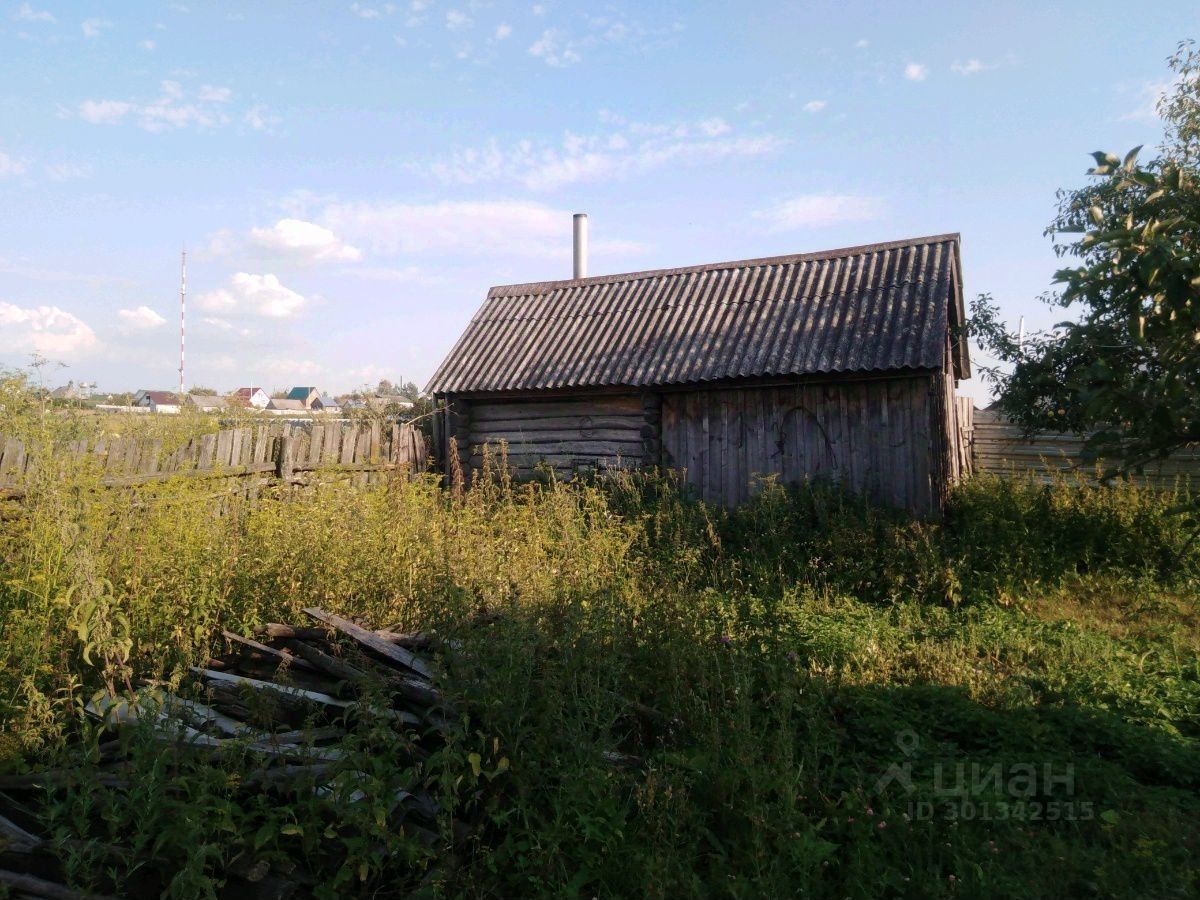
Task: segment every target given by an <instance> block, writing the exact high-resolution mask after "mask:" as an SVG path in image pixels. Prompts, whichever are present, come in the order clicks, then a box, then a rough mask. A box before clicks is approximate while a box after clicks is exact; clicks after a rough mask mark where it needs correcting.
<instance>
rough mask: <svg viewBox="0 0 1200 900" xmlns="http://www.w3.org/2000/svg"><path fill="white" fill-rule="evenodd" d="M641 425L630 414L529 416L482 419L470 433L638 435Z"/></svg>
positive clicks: (472, 425)
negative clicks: (612, 431) (618, 431)
mask: <svg viewBox="0 0 1200 900" xmlns="http://www.w3.org/2000/svg"><path fill="white" fill-rule="evenodd" d="M642 423H643V418H642V416H640V415H639V416H635V415H633V414H632V413H631V414H629V415H623V416H604V415H569V416H529V417H527V418H520V417H517V418H508V419H482V420H475V421H472V423H471V431H472V433H475V432H503V431H575V430H578V429H584V430H587V429H592V430H602V429H621V430H629V431H637V432H639V433H640V431H641V426H642Z"/></svg>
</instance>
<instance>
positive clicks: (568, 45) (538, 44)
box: [529, 28, 583, 68]
mask: <svg viewBox="0 0 1200 900" xmlns="http://www.w3.org/2000/svg"><path fill="white" fill-rule="evenodd" d="M529 55H530V56H535V57H537V58H538V59H540V60H542V61H543V62H545V63H546V65H548V66H554V67H555V68H564V67H566V66H570V65H574V64H575V63H577V62H581V61H582V60H583V57H582V56H580V55H579V51H578V50H577V49H576V45H575V42H574V41H572V40H571V39H570V38H569V37H568V36H567V34H566V32H564V31H562V30H561V29H558V28H547V29H546V30H545V31H543V32H542V36H541V37H540V38H538V39H537V40H536V41H534V42H533V43H532V44H531V45H530V47H529Z"/></svg>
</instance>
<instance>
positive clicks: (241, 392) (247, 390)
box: [229, 387, 271, 409]
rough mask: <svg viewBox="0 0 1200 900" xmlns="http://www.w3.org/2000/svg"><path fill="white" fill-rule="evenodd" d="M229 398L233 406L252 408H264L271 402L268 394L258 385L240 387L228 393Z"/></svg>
mask: <svg viewBox="0 0 1200 900" xmlns="http://www.w3.org/2000/svg"><path fill="white" fill-rule="evenodd" d="M229 399H230V402H231V403H232V404H233V405H235V406H247V407H251V408H253V409H265V408H266V406H267V404H268V403H270V402H271V397H270V395H268V394H267V392H266V391H264V390H263V389H262V388H260V387H240V388H238V389H237V390H236V391H234V392H233V393H232V394H230V395H229Z"/></svg>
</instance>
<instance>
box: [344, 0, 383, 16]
mask: <svg viewBox="0 0 1200 900" xmlns="http://www.w3.org/2000/svg"><path fill="white" fill-rule="evenodd" d="M350 11H351V12H352V13H354V14H355V15H356V16H358V17H359V18H360V19H378V18H379V16H380V15H381V13H380V12H379V10H378V9H376V8H375V7H373V6H364V5H363V4H361V3H351V4H350Z"/></svg>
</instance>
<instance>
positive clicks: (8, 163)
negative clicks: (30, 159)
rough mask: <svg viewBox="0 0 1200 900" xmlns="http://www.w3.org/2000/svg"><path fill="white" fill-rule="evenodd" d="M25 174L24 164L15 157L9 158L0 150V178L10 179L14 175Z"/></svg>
mask: <svg viewBox="0 0 1200 900" xmlns="http://www.w3.org/2000/svg"><path fill="white" fill-rule="evenodd" d="M24 174H25V163H24V161H22V160H19V159H17V158H16V157H15V156H9V155H8V154H7V153H5V152H4V151H3V150H0V178H11V177H13V176H14V175H24Z"/></svg>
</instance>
